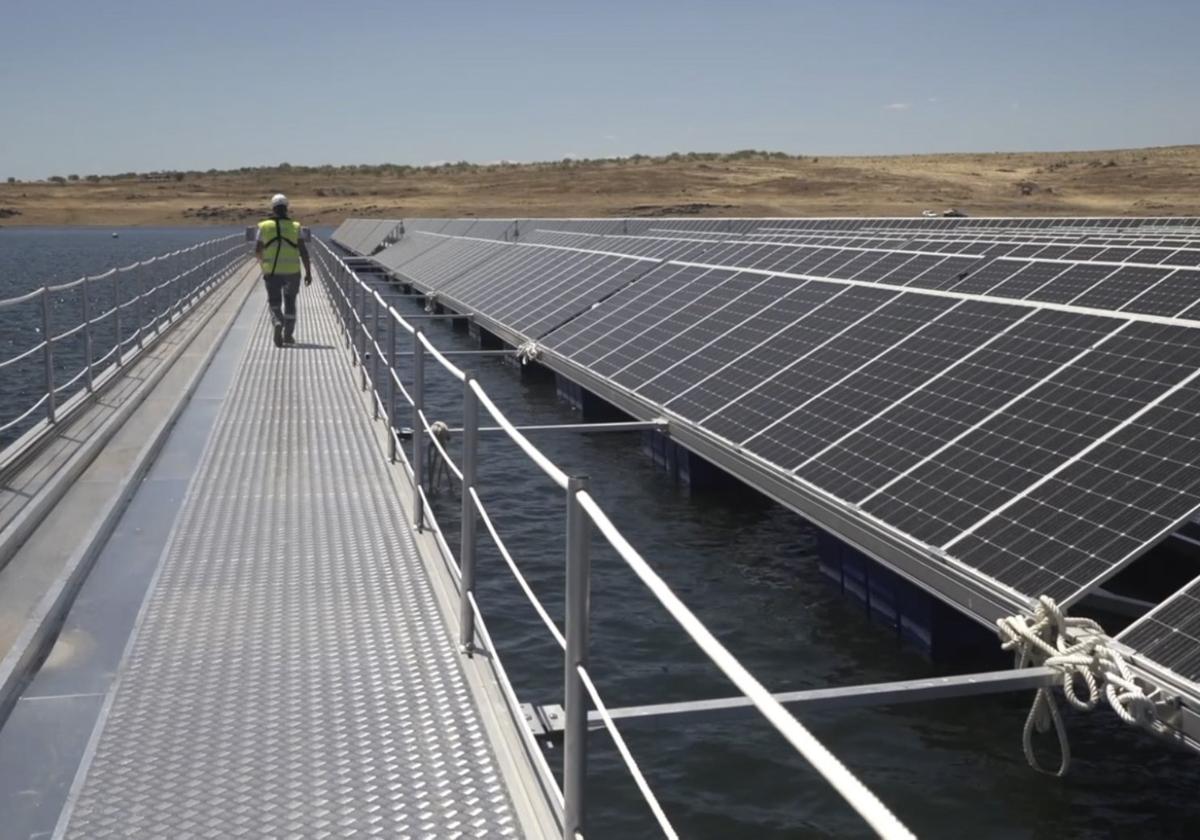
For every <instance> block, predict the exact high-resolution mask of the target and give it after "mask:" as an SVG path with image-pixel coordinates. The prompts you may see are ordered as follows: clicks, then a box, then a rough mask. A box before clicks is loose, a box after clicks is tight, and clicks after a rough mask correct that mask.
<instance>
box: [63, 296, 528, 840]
mask: <svg viewBox="0 0 1200 840" xmlns="http://www.w3.org/2000/svg"><path fill="white" fill-rule="evenodd" d="M314 288H315V287H314ZM264 312H265V307H264ZM299 334H300V337H301V339H302V343H301V345H300V346H299V347H298V348H296V349H288V350H278V349H276V348H275V347H273V346H272V345H271V342H270V340H269V338H268V336H267V329H266V326H265V322H264V326H263V329H262V332H261V333H260V334H259V335H258V336H257V337H255V338H254V339H253V340H252V341H251V343H250V345H249V347H248V349H247V352H246V356H245V357H244V358H243V360H242V363H241V366H240V369H239V371H238V373H237V376H236V379H235V382H234V384H233V386H232V391H231V397H230V399H229V400H227V401H226V403H225V405H224V407H223V409H222V413H221V415H220V417H219V418H218V420H217V424H216V428H215V430H214V434H213V436H212V439H211V440H210V443H209V447H208V449H207V451H206V452H205V454H204V456H203V458H202V459H201V462H200V466H199V469H198V471H197V473H196V476H195V478H194V479H193V481H192V484H191V487H190V488H189V491H188V497H187V499H186V501H185V503H184V508H183V510H182V512H181V513H180V518H179V521H178V522H177V523H176V529H175V533H174V535H173V537H172V540H171V542H170V544H169V546H168V548H167V550H166V551H165V552H164V557H163V559H162V561H161V563H162V564H161V567H160V569H159V571H158V575H157V578H156V580H155V582H154V583H153V584H152V586H151V589H150V592H149V594H148V596H147V601H146V602H145V604H144V605H143V607H142V615H141V616H140V617H139V620H138V628H137V630H136V632H135V635H134V639H133V641H132V642H131V646H130V649H129V650H128V651H127V652H126V656H125V659H124V662H123V664H122V667H121V672H120V675H119V678H118V680H117V684H116V687H115V689H114V692H113V694H112V695H111V696H110V698H109V700H108V708H107V710H106V714H105V715H103V716H102V718H101V723H100V724H99V725H98V727H97V732H96V733H95V734H94V736H93V743H92V745H91V746H90V747H89V755H91V759H90V761H87V762H85V763H84V765H83V766H82V767H81V770H80V777H79V778H78V779H77V781H76V786H75V787H76V789H75V791H74V793H73V801H74V807H73V808H72V809H71V810H69V811H68V812H66V813H64V816H63V819H62V820H61V822H60V826H59V830H58V832H57V835H56V836H65V837H67V838H104V837H118V836H119V837H146V838H149V837H212V838H216V837H221V838H225V837H241V836H244V837H298V836H314V837H317V836H320V837H325V836H328V837H349V836H380V837H513V836H517V835H518V834H519V827H518V824H517V821H516V818H515V815H514V813H513V809H512V805H511V802H510V800H509V797H508V794H507V791H506V790H505V789H504V786H503V783H502V781H501V778H500V775H499V771H498V767H497V765H496V760H495V757H494V755H493V753H492V750H491V747H490V745H489V743H488V741H487V738H486V735H485V733H484V730H483V727H482V724H481V721H480V719H479V716H478V713H477V711H476V709H475V707H474V705H473V699H472V696H471V693H470V690H469V688H468V685H467V683H466V681H465V678H464V676H463V674H462V671H461V669H460V667H459V664H458V658H457V657H458V654H457V652H456V649H455V646H454V644H453V642H452V640H451V638H450V636H449V634H448V631H447V629H446V627H445V626H444V624H443V621H442V616H441V613H440V611H439V608H438V605H437V603H436V602H435V598H434V593H433V591H432V588H431V586H430V583H429V581H428V579H427V578H426V575H425V571H424V569H423V567H422V564H421V561H420V558H419V557H418V555H417V552H416V548H415V546H414V544H413V541H412V536H411V532H410V531H409V528H408V525H407V523H406V522H405V519H404V516H403V513H402V511H401V508H400V506H399V502H398V500H397V499H396V496H395V493H394V490H393V488H392V486H391V485H390V483H389V477H388V475H387V472H386V470H387V469H388V467H387V465H386V464H385V463H384V462H383V460H382V459H381V457H380V453H379V451H378V448H377V445H376V443H375V441H374V439H373V438H372V436H371V433H370V427H369V422H368V420H367V418H366V417H365V415H364V414H363V413H362V411H361V406H360V401H359V395H358V393H357V392H356V388H355V386H354V384H353V382H352V378H351V376H350V375H349V372H348V371H347V369H346V367H345V363H344V361H343V360H342V358H341V356H340V353H339V352H338V351H337V350H336V349H334V348H335V347H336V345H337V341H338V339H337V334H336V331H335V326H334V315H333V312H332V309H331V308H330V306H329V304H328V302H327V301H326V299H325V298H324V296H323V295H322V294H320V293H318V292H316V291H309V292H307V293H305V294H304V295H302V298H301V321H300V328H299Z"/></svg>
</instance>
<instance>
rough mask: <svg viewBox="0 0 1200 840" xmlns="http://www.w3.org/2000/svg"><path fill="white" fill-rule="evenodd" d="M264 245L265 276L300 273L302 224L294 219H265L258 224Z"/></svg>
mask: <svg viewBox="0 0 1200 840" xmlns="http://www.w3.org/2000/svg"><path fill="white" fill-rule="evenodd" d="M258 240H259V241H260V242H261V243H262V244H263V251H262V270H263V274H299V273H300V223H299V222H297V221H294V220H293V219H263V220H262V221H261V222H259V223H258Z"/></svg>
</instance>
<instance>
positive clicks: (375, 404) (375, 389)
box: [371, 295, 383, 420]
mask: <svg viewBox="0 0 1200 840" xmlns="http://www.w3.org/2000/svg"><path fill="white" fill-rule="evenodd" d="M371 300H373V301H375V318H374V321H373V323H372V326H371V392H372V393H371V419H372V420H378V419H379V400H378V399H377V396H378V394H379V357H380V356H381V355H383V353H382V350H383V348H382V346H380V345H382V342H381V341H380V340H379V296H378V295H371Z"/></svg>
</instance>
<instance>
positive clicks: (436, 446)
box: [427, 420, 450, 493]
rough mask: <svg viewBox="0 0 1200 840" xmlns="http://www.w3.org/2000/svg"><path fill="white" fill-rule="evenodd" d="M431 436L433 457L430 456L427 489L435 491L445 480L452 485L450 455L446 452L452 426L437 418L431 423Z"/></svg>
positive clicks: (430, 445)
mask: <svg viewBox="0 0 1200 840" xmlns="http://www.w3.org/2000/svg"><path fill="white" fill-rule="evenodd" d="M429 437H430V438H431V440H430V444H429V447H430V449H432V450H433V457H432V458H430V464H429V478H428V486H427V490H428V491H429V492H430V493H435V492H437V490H438V485H439V484H441V483H443V481H444V482H445V484H446V485H447V486H449V485H450V465H449V462H448V458H449V456H448V455H447V454H446V444H447V443H449V442H450V427H449V426H448V425H446V423H445V421H443V420H435V421H433V422H432V423H430V424H429Z"/></svg>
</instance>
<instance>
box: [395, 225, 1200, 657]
mask: <svg viewBox="0 0 1200 840" xmlns="http://www.w3.org/2000/svg"><path fill="white" fill-rule="evenodd" d="M1198 221H1200V220H1197V219H1026V220H1015V219H834V220H828V219H827V220H814V219H804V220H786V219H778V220H771V219H760V220H748V219H743V220H722V219H695V220H678V219H600V220H595V219H593V220H553V219H540V220H428V219H413V220H406V221H405V231H406V233H405V235H404V236H403V237H402V238H401V239H400V240H399V241H398V242H396V244H394V245H391V246H390V247H388V248H385V249H384V250H382V251H381V252H379V253H378V254H377V255H376V257H375V259H376V260H377V261H378V262H380V263H381V264H383V265H385V266H387V267H388V268H389V269H390V270H392V271H393V272H395V273H396V274H397V275H398V276H401V277H403V278H405V279H407V280H408V281H409V282H411V283H413V284H414V285H416V286H417V287H419V288H421V289H422V290H424V291H428V292H431V293H434V294H436V295H438V296H439V298H441V299H443V300H444V301H445V302H446V303H447V304H448V305H450V306H452V307H453V308H455V309H457V310H459V311H462V312H470V313H473V314H475V315H476V316H477V317H479V318H481V319H483V320H484V321H485V322H486V323H487V324H489V325H492V326H495V327H496V328H498V329H502V330H503V331H504V332H505V333H506V334H507V335H510V336H512V337H514V338H516V339H518V340H536V341H537V342H538V343H539V345H540V346H541V347H542V348H543V350H544V353H545V358H546V360H547V362H548V363H549V364H551V365H552V366H556V367H558V369H560V370H561V371H563V372H566V373H568V374H569V373H570V372H571V371H579V372H586V374H587V376H588V377H589V381H596V382H601V383H603V384H604V385H605V387H607V388H609V389H610V390H611V391H612V393H615V394H621V395H624V396H625V397H627V399H626V400H625V404H627V405H628V404H633V405H637V406H641V407H644V411H643V413H645V414H646V415H647V416H666V417H668V418H670V419H671V420H672V421H673V423H674V424H675V425H676V427H677V428H679V427H682V428H686V429H689V430H693V431H694V432H695V434H697V435H699V436H702V437H703V438H704V439H705V440H710V441H713V442H715V443H716V444H719V445H720V446H722V447H724V448H725V449H726V450H727V451H728V452H730V453H733V454H734V455H735V456H736V457H737V458H740V459H743V460H744V461H745V462H746V463H747V464H751V465H753V466H754V467H755V469H757V470H760V471H765V473H767V474H770V475H771V476H772V477H773V480H774V481H776V482H780V481H782V482H790V483H791V484H792V485H794V486H795V487H796V488H798V490H801V491H803V492H802V493H801V496H802V497H803V496H804V494H807V497H810V498H813V499H819V500H821V502H822V504H827V505H831V506H833V507H836V508H837V509H838V510H840V511H841V515H842V517H843V519H844V520H845V521H859V522H862V523H866V524H868V525H870V527H872V528H874V529H876V530H877V531H879V532H882V533H884V534H888V535H891V536H892V537H893V538H894V540H895V543H896V544H897V545H898V546H900V547H901V549H900V550H905V551H911V552H912V554H913V555H914V556H916V557H918V558H919V559H920V561H921V562H923V563H925V564H927V565H928V566H929V567H930V568H939V569H940V570H941V571H943V572H946V573H948V574H950V575H951V576H959V577H962V578H969V579H971V580H972V581H975V582H978V581H983V582H985V583H986V585H987V587H989V591H990V592H993V593H998V594H999V597H1000V600H1002V601H1004V600H1006V599H1007V602H1008V603H1009V604H1010V605H1015V606H1020V605H1024V604H1027V603H1028V601H1029V599H1030V598H1033V597H1036V596H1038V595H1041V594H1049V595H1052V596H1054V597H1056V598H1057V599H1059V600H1060V602H1064V603H1067V604H1069V603H1071V602H1073V601H1075V600H1078V599H1079V598H1081V597H1083V595H1085V594H1086V593H1087V592H1088V591H1089V590H1091V589H1092V588H1094V587H1095V586H1096V585H1097V584H1098V583H1099V582H1101V581H1103V580H1104V579H1106V578H1107V577H1109V576H1111V575H1112V574H1113V573H1115V571H1116V570H1118V569H1120V568H1121V567H1122V566H1124V565H1125V564H1127V563H1128V562H1130V561H1131V560H1132V559H1134V558H1136V557H1137V556H1139V555H1140V554H1141V553H1142V552H1144V551H1145V550H1146V548H1147V547H1148V546H1150V545H1152V544H1153V543H1155V542H1156V541H1157V540H1159V539H1160V538H1162V537H1163V536H1164V535H1166V534H1168V533H1170V532H1171V531H1172V530H1174V529H1175V528H1176V527H1177V526H1178V524H1179V523H1180V522H1182V521H1183V520H1185V519H1186V518H1187V517H1188V516H1189V515H1191V514H1192V513H1193V511H1194V510H1195V509H1197V508H1198V507H1200V227H1198V225H1197V223H1198ZM800 507H801V509H802V510H803V505H800ZM968 600H969V599H968ZM1189 603H1194V597H1193V600H1192V602H1189ZM961 605H962V606H964V607H965V608H966V609H968V610H976V611H977V614H981V613H980V612H978V611H979V610H980V609H981V608H980V607H979V606H978V605H973V604H971V603H963V604H961ZM1166 614H1167V615H1170V614H1171V613H1170V612H1169V611H1167V613H1166ZM1147 626H1153V621H1151V622H1150V624H1148V625H1147ZM1193 678H1194V677H1193Z"/></svg>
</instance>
